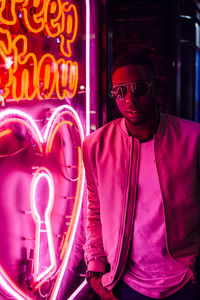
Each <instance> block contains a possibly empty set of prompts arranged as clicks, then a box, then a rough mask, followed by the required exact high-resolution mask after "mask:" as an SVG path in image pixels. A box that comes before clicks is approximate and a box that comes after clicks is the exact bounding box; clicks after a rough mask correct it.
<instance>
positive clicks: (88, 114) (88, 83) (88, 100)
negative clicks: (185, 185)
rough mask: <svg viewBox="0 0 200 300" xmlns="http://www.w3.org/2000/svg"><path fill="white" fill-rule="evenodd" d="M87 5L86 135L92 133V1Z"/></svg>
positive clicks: (87, 0)
mask: <svg viewBox="0 0 200 300" xmlns="http://www.w3.org/2000/svg"><path fill="white" fill-rule="evenodd" d="M85 5H86V135H88V134H89V133H90V1H89V0H85Z"/></svg>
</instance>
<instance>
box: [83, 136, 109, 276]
mask: <svg viewBox="0 0 200 300" xmlns="http://www.w3.org/2000/svg"><path fill="white" fill-rule="evenodd" d="M83 161H84V166H85V173H86V181H87V193H88V194H87V221H86V243H85V245H84V250H85V262H86V264H87V269H88V270H89V271H96V272H102V273H104V272H105V268H106V265H107V259H106V256H105V253H104V248H103V241H102V227H101V218H100V201H99V196H98V190H97V185H96V182H95V179H94V174H93V171H94V169H93V168H94V165H93V164H94V163H92V157H91V153H90V151H89V150H88V147H87V142H86V141H84V143H83Z"/></svg>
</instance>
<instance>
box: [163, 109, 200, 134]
mask: <svg viewBox="0 0 200 300" xmlns="http://www.w3.org/2000/svg"><path fill="white" fill-rule="evenodd" d="M162 118H163V119H164V122H166V125H167V126H170V125H171V126H174V127H176V128H180V129H181V130H186V131H190V130H192V131H193V132H194V131H196V132H199V133H200V123H198V122H195V121H192V120H188V119H184V118H181V117H178V116H174V115H169V114H162Z"/></svg>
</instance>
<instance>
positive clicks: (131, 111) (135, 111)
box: [126, 109, 138, 114]
mask: <svg viewBox="0 0 200 300" xmlns="http://www.w3.org/2000/svg"><path fill="white" fill-rule="evenodd" d="M126 113H130V114H135V113H138V110H136V109H127V110H126Z"/></svg>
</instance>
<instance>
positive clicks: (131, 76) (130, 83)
mask: <svg viewBox="0 0 200 300" xmlns="http://www.w3.org/2000/svg"><path fill="white" fill-rule="evenodd" d="M112 82H113V90H112V95H113V97H114V99H116V102H117V106H118V108H119V110H120V112H121V113H122V115H123V116H124V117H125V118H126V119H127V120H128V121H129V122H130V123H131V124H133V125H140V124H141V125H142V124H143V123H144V122H147V121H148V119H150V118H152V116H153V115H155V111H156V97H155V85H154V64H153V62H152V60H151V59H150V58H149V57H148V56H146V55H143V54H141V53H130V52H129V53H125V54H123V55H121V56H119V57H118V58H117V59H116V61H115V62H114V64H113V67H112Z"/></svg>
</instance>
